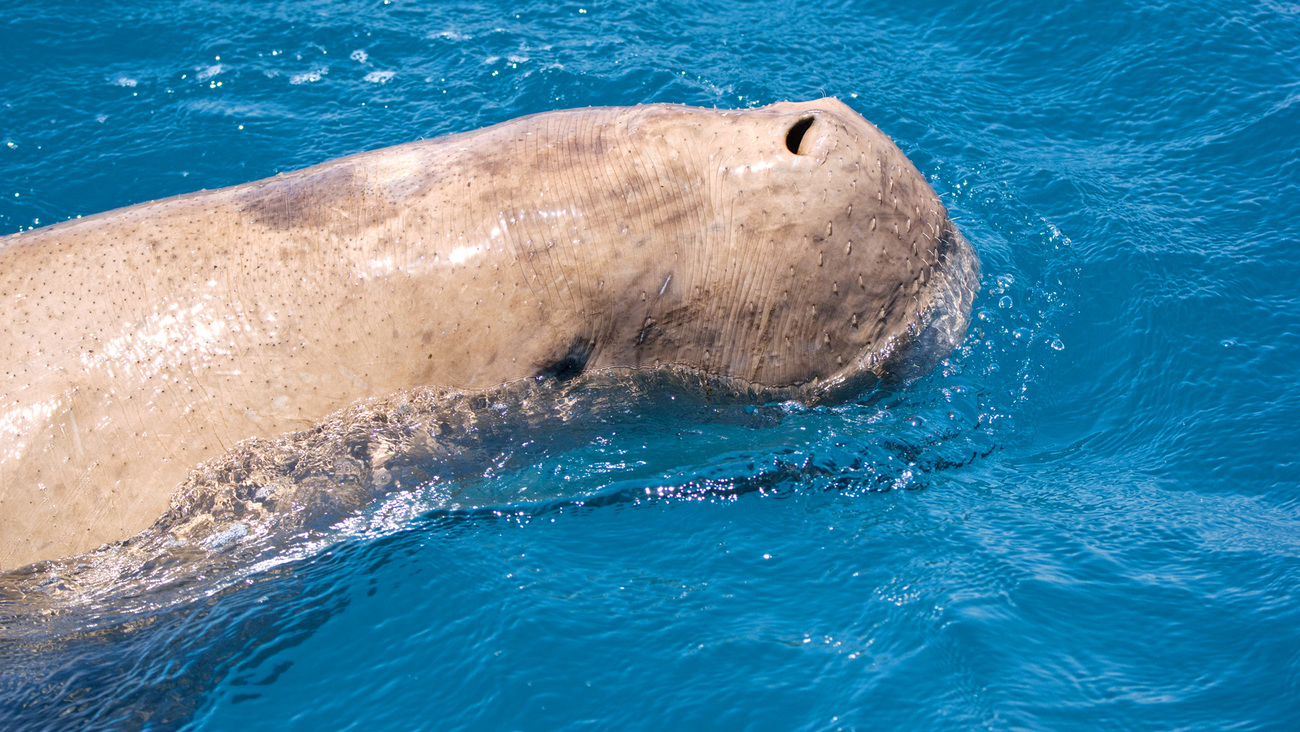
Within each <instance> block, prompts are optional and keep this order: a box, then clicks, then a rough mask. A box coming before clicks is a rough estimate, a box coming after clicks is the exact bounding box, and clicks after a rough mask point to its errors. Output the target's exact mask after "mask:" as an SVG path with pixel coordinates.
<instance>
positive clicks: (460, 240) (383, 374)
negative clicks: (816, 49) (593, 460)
mask: <svg viewBox="0 0 1300 732" xmlns="http://www.w3.org/2000/svg"><path fill="white" fill-rule="evenodd" d="M977 279H978V260H977V259H976V258H975V255H974V252H973V251H972V250H971V248H970V246H969V244H967V243H966V241H965V239H963V238H962V236H961V234H960V233H958V232H957V230H956V228H955V227H954V226H953V224H952V223H951V221H950V220H949V218H948V213H947V211H946V209H945V208H944V206H943V205H942V204H941V202H940V201H939V198H938V196H937V195H936V194H935V193H934V191H933V190H932V189H931V188H930V186H929V185H928V184H927V183H926V181H925V179H924V177H923V176H922V175H921V174H920V173H919V172H918V171H917V170H916V168H915V167H914V166H913V165H912V164H911V163H910V162H909V161H908V160H907V158H906V157H905V156H904V155H903V153H902V152H901V151H900V150H899V149H898V148H897V147H896V146H895V145H894V144H893V143H892V142H891V141H890V140H889V138H888V137H886V136H885V135H884V134H883V133H882V132H880V131H879V130H878V129H877V128H875V127H874V126H872V125H871V124H870V123H869V122H867V121H866V120H864V119H862V117H861V116H859V115H858V114H857V113H856V112H854V111H852V110H851V109H849V108H848V107H847V106H845V105H844V104H842V103H840V102H838V101H837V100H834V99H822V100H817V101H813V102H806V103H781V104H774V105H771V106H768V107H762V108H757V109H746V110H712V109H696V108H691V107H683V106H676V105H661V104H656V105H645V106H638V107H630V108H589V109H579V110H568V111H558V112H548V113H544V114H538V115H533V116H530V117H524V118H521V119H517V120H513V121H510V122H505V123H502V124H499V125H496V126H493V127H489V128H485V129H482V130H478V131H474V132H467V133H462V134H457V135H450V136H447V137H442V138H438V139H435V140H428V141H422V142H416V143H410V144H406V145H400V146H397V147H392V148H386V149H382V150H375V151H371V152H366V153H361V154H358V155H352V156H349V157H345V158H341V159H338V160H334V161H330V162H326V163H323V164H321V165H317V166H315V167H311V168H307V169H305V170H300V171H297V172H294V173H289V174H282V175H278V176H276V177H274V178H269V179H266V180H261V181H255V182H252V183H247V184H243V185H238V186H233V187H230V188H223V189H220V190H214V191H200V192H197V193H192V194H187V195H182V196H177V197H174V198H169V199H165V200H161V201H154V202H150V203H143V204H139V205H136V206H131V207H128V208H123V209H118V210H115V211H110V212H107V213H103V214H99V215H95V216H90V217H87V218H83V219H77V220H73V221H67V222H64V223H61V224H57V225H54V226H49V227H46V228H43V229H37V230H34V231H29V232H23V233H19V234H14V235H12V236H8V237H4V238H0V570H3V569H12V568H14V567H18V566H22V565H25V564H28V563H31V562H35V561H39V560H44V559H51V558H57V557H63V556H70V555H74V554H80V553H84V552H86V551H89V550H91V549H93V548H95V547H97V546H99V545H101V544H103V543H105V542H113V541H119V540H122V539H125V538H128V537H130V536H132V535H134V534H136V533H137V532H139V531H141V530H142V529H144V528H146V527H147V526H148V525H149V524H150V523H151V522H152V521H153V520H154V519H156V518H157V517H158V516H160V515H161V514H162V513H163V512H164V511H166V510H167V508H168V505H169V499H170V498H171V497H172V495H173V492H174V490H175V489H176V487H177V485H179V484H180V483H181V482H182V481H183V480H184V479H185V477H186V475H187V474H188V472H189V471H190V470H191V469H193V468H194V467H195V466H198V465H199V464H200V463H202V462H203V461H205V460H209V459H212V458H214V457H216V456H219V455H221V454H223V453H224V452H226V451H227V450H229V449H230V448H231V447H232V446H233V445H235V444H236V443H237V442H239V441H241V440H244V439H246V438H249V437H274V436H277V435H281V434H284V433H286V432H290V431H295V430H304V429H308V428H311V427H312V426H313V425H314V424H316V423H318V422H319V421H320V420H321V419H323V418H324V417H325V416H327V415H329V414H330V413H332V412H334V411H336V410H339V409H342V408H344V407H346V406H348V405H349V404H352V403H354V402H356V401H358V400H360V399H365V398H368V397H376V396H384V395H387V394H391V393H394V392H397V391H400V390H403V389H411V388H414V387H419V386H445V387H451V388H456V389H465V390H474V389H484V388H489V387H493V386H497V385H500V384H503V383H507V382H511V381H515V380H520V379H527V378H532V377H541V378H555V379H561V380H563V379H568V378H571V377H573V376H576V375H577V374H580V373H583V372H584V371H590V370H594V369H612V368H633V369H636V368H654V367H659V366H670V365H672V366H677V367H682V368H687V369H693V370H698V371H702V372H705V373H708V374H712V375H716V376H721V377H727V378H731V379H734V380H736V381H737V382H738V383H743V384H746V385H748V386H750V387H752V388H758V389H767V390H771V391H772V393H773V394H775V395H780V396H781V397H782V398H798V399H802V400H804V401H816V400H818V399H821V398H826V397H827V396H829V395H832V394H834V393H835V392H836V390H837V389H839V390H842V389H846V388H849V387H851V386H852V385H855V384H860V383H864V380H868V381H869V380H871V379H879V378H886V377H888V376H889V375H890V374H892V373H895V372H897V371H899V370H901V369H904V368H905V367H906V366H907V365H908V364H917V363H925V362H927V360H928V361H930V362H932V361H933V360H934V359H935V358H936V357H937V358H942V357H943V356H944V355H946V354H947V353H948V352H949V351H950V350H951V348H952V347H953V346H954V345H955V344H956V343H957V342H959V341H960V339H961V337H962V334H963V333H964V331H965V327H966V319H967V317H968V314H969V309H970V303H971V298H972V297H973V294H974V291H975V289H976V288H977ZM922 351H924V353H922Z"/></svg>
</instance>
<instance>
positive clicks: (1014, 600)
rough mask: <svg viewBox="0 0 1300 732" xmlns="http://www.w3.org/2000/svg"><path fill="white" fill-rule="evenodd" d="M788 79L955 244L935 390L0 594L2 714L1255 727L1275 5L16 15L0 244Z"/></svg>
mask: <svg viewBox="0 0 1300 732" xmlns="http://www.w3.org/2000/svg"><path fill="white" fill-rule="evenodd" d="M823 95H834V96H837V97H839V98H841V99H843V100H844V101H846V102H847V103H849V104H850V105H851V106H853V107H854V108H855V109H857V110H858V111H860V112H861V113H862V114H863V115H864V116H866V117H867V118H868V119H870V120H872V121H873V122H875V123H876V124H877V125H879V126H880V127H881V128H882V129H884V130H885V131H886V132H887V133H888V134H890V135H891V136H892V137H893V138H894V139H895V140H896V141H897V142H898V144H899V145H900V146H901V147H902V148H903V150H904V151H905V152H907V153H908V155H909V156H911V158H912V159H913V160H914V161H915V162H916V163H917V165H918V167H920V168H921V170H922V171H923V172H924V173H925V174H926V175H927V176H928V177H929V178H930V179H931V181H932V182H933V185H934V187H935V188H936V190H938V191H939V192H940V193H941V194H942V195H943V197H944V199H945V201H946V202H947V204H948V206H949V208H950V209H951V210H952V212H953V214H954V217H955V219H956V220H957V222H958V224H959V226H960V227H961V228H962V230H963V231H964V232H965V234H966V235H967V237H968V238H969V239H970V240H971V241H972V242H973V243H974V245H975V247H976V248H977V250H978V251H979V253H980V256H981V258H982V259H983V263H984V289H983V290H982V292H981V293H980V296H979V298H978V300H977V301H976V304H975V307H976V318H975V319H974V320H973V323H972V328H971V331H970V334H969V337H968V339H967V341H966V343H965V344H964V345H963V346H962V347H961V348H960V349H959V350H958V352H957V353H955V354H954V355H953V357H952V358H951V359H949V360H948V361H947V362H946V363H944V364H943V365H941V367H940V368H939V369H938V370H936V371H935V372H934V373H933V374H931V375H929V376H927V377H925V378H922V379H920V380H919V381H917V382H915V383H912V384H910V385H908V386H907V387H906V388H904V389H901V390H899V391H897V392H894V393H890V394H884V395H875V396H871V395H868V396H867V397H866V398H864V400H863V401H862V402H861V403H857V404H850V405H846V406H842V407H836V408H820V409H813V410H804V409H797V408H794V407H786V408H780V409H778V408H772V409H769V410H766V411H762V410H760V412H758V413H751V412H746V413H743V414H742V413H737V412H735V411H734V410H732V411H728V408H726V407H717V408H716V409H715V408H714V407H712V406H708V405H702V406H696V407H681V406H664V404H663V403H661V402H654V401H653V400H652V401H651V402H647V403H644V404H641V405H640V407H639V409H638V411H637V412H636V413H635V414H634V415H633V416H632V417H627V418H624V419H623V420H622V421H621V422H619V423H618V424H617V425H616V426H610V427H607V428H606V429H603V430H602V429H599V428H597V427H593V423H587V424H585V425H579V426H578V427H565V426H563V425H555V426H551V427H547V428H546V429H547V430H548V432H547V435H548V436H549V439H550V443H548V444H550V445H551V446H550V447H548V448H546V449H542V450H539V451H537V452H536V453H534V454H531V455H529V457H528V459H527V460H526V461H522V462H521V461H516V462H514V463H510V464H506V463H501V465H502V466H503V467H500V468H499V469H495V470H494V469H493V467H492V465H489V466H488V469H487V470H486V474H485V475H484V476H482V478H481V481H480V482H479V483H478V486H479V490H480V492H481V493H482V494H484V495H489V494H492V492H493V491H496V492H497V494H499V495H500V496H501V498H500V499H499V501H498V505H496V506H495V507H493V508H490V510H481V511H470V512H464V511H459V512H458V511H445V510H444V511H432V512H427V511H423V509H422V508H421V507H420V506H419V505H417V506H416V507H415V509H414V510H407V509H408V508H409V507H405V508H404V507H403V506H401V505H395V503H394V501H396V499H391V500H390V502H389V503H387V504H385V503H384V502H383V501H382V500H381V501H380V504H381V505H377V506H374V507H372V508H370V509H369V512H368V513H366V514H365V515H364V516H362V517H360V519H359V524H364V527H363V528H361V529H358V528H356V526H353V528H352V529H349V530H341V532H340V533H339V535H338V537H337V539H336V540H335V541H333V542H326V543H322V544H320V545H319V546H314V547H312V548H309V549H308V550H305V551H302V552H300V553H298V554H295V555H292V556H285V557H283V558H281V559H282V561H278V562H269V563H267V564H265V565H261V566H259V567H258V568H254V569H253V570H251V571H248V572H245V573H244V574H230V573H226V574H225V575H223V579H221V581H217V580H213V579H211V578H207V577H204V578H197V579H194V580H193V581H192V584H190V585H189V586H188V589H187V590H186V592H187V593H188V594H186V592H179V591H177V592H171V594H158V595H155V594H150V592H149V591H148V590H147V589H141V588H140V587H134V588H132V589H131V590H130V591H129V592H127V591H122V592H121V593H120V596H114V594H113V593H112V592H111V591H110V592H107V593H104V592H100V593H99V594H98V595H95V597H94V599H93V601H91V600H84V601H66V602H64V604H57V603H56V604H54V605H41V606H40V607H42V608H45V611H43V612H44V614H42V611H37V610H32V609H31V608H30V607H29V606H30V604H31V598H27V600H26V602H28V605H24V602H25V600H24V599H23V598H20V597H17V596H16V595H14V594H12V593H10V594H8V595H3V596H0V615H2V616H3V617H4V618H7V620H6V621H5V623H6V624H5V626H4V627H3V628H0V727H3V728H5V729H27V728H30V729H73V728H138V727H143V728H150V729H170V728H176V727H183V728H188V729H271V728H274V729H366V730H372V729H394V730H399V729H400V730H407V729H491V730H497V729H538V730H550V729H650V730H660V729H756V730H823V729H826V730H830V729H966V728H990V729H1052V730H1068V729H1079V730H1083V729H1088V730H1092V729H1141V730H1162V729H1168V730H1223V729H1238V730H1253V729H1288V728H1293V726H1294V725H1295V723H1296V720H1297V719H1300V448H1298V447H1297V446H1298V445H1300V155H1298V154H1297V151H1300V6H1297V5H1296V4H1294V3H1285V2H1260V3H1250V4H1243V3H1228V2H1217V3H1210V2H1203V3H1188V4H1184V5H1177V4H1168V3H1156V2H1149V1H1148V2H1142V1H1135V2H1129V3H1110V2H1086V3H1080V2H1050V1H1047V2H1044V1H1043V0H1035V1H1034V2H1000V3H987V2H978V3H975V2H955V3H942V4H940V3H930V4H925V3H904V4H899V3H854V4H848V3H834V2H821V3H793V2H755V3H744V4H730V3H701V2H689V3H686V2H662V3H641V4H636V5H631V4H617V3H608V2H585V1H584V2H579V3H561V4H558V5H553V4H550V3H492V2H481V3H463V4H434V3H416V2H406V1H404V0H397V1H394V2H386V1H374V2H345V1H343V0H317V1H315V2H297V3H278V2H260V1H259V2H252V1H242V0H238V1H237V0H225V1H223V2H205V1H202V0H187V1H186V2H184V3H147V2H125V1H121V2H95V3H89V2H87V3H72V2H64V3H57V2H56V3H40V4H37V3H23V4H19V3H10V4H9V6H8V7H6V8H5V11H4V13H3V14H0V233H9V232H13V231H18V230H24V229H27V228H29V227H33V226H40V225H46V224H50V223H54V222H57V221H61V220H64V219H67V218H70V217H74V216H78V215H84V214H90V213H95V212H98V211H102V210H106V209H109V208H113V207H116V206H122V205H127V204H131V203H136V202H140V201H145V200H149V199H153V198H157V197H161V196H167V195H172V194H177V193H183V192H187V191H191V190H196V189H199V188H212V187H217V186H222V185H227V184H232V183H238V182H243V181H247V180H253V179H256V178H261V177H265V176H268V175H272V174H274V173H276V172H278V171H283V170H291V169H294V168H298V167H302V166H305V165H309V164H312V163H316V162H319V161H322V160H325V159H327V158H330V157H334V156H337V155H342V154H346V153H351V152H355V151H359V150H364V149H370V148H375V147H381V146H384V145H389V144H395V143H399V142H405V141H408V140H412V139H416V138H420V137H431V136H436V135H441V134H445V133H450V132H457V131H462V130H468V129H472V128H476V127H480V126H483V125H487V124H491V123H495V122H499V121H502V120H506V119H509V118H512V117H516V116H519V115H522V114H527V113H532V112H538V111H543V110H548V109H556V108H563V107H573V106H583V105H606V104H618V105H622V104H635V103H642V102H657V101H669V102H682V103H688V104H697V105H706V106H714V105H716V106H720V107H733V106H739V107H744V106H750V105H761V104H766V103H770V102H773V101H778V100H783V99H809V98H814V97H819V96H823ZM684 401H689V399H688V398H685V397H684ZM672 404H673V405H676V404H678V403H677V402H672ZM746 414H748V415H749V416H748V417H746V416H745V415H746ZM569 429H572V430H573V432H572V433H571V434H570V433H569V432H566V430H569ZM502 454H505V453H502ZM529 491H532V492H533V493H535V494H540V495H543V496H545V497H546V499H545V500H541V501H529V500H522V499H520V496H521V495H523V494H525V493H528V492H529ZM530 495H531V494H530ZM492 502H493V501H491V500H489V499H484V501H482V503H484V504H485V505H486V504H490V503H492ZM393 517H397V518H393ZM232 578H233V579H232ZM70 592H71V593H72V594H73V595H75V594H76V590H75V588H74V589H73V590H71V591H70ZM51 608H53V609H51Z"/></svg>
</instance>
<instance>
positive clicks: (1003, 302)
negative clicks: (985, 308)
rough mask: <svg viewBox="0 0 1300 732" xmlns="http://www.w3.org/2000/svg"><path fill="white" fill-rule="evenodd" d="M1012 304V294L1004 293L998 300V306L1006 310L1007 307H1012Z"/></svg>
mask: <svg viewBox="0 0 1300 732" xmlns="http://www.w3.org/2000/svg"><path fill="white" fill-rule="evenodd" d="M1011 304H1012V303H1011V296H1010V295H1003V296H1002V299H1000V300H998V307H1000V308H1002V309H1003V310H1006V309H1007V308H1009V307H1011Z"/></svg>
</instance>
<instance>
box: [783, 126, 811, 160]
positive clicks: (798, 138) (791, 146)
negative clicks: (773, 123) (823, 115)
mask: <svg viewBox="0 0 1300 732" xmlns="http://www.w3.org/2000/svg"><path fill="white" fill-rule="evenodd" d="M815 121H817V118H816V117H804V118H803V119H801V120H799V121H798V122H795V123H794V125H793V126H791V127H790V131H789V132H787V133H786V134H785V146H786V148H787V149H788V150H789V151H790V152H792V153H794V154H795V155H803V153H801V152H799V146H800V145H802V144H803V136H804V134H805V133H807V132H808V128H809V127H812V123H813V122H815Z"/></svg>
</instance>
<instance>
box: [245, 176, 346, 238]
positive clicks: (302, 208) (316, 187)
mask: <svg viewBox="0 0 1300 732" xmlns="http://www.w3.org/2000/svg"><path fill="white" fill-rule="evenodd" d="M354 178H355V176H354V173H353V170H352V168H351V167H348V166H343V165H340V166H334V167H330V168H326V169H324V170H318V171H310V172H304V173H294V174H290V175H287V176H284V177H282V178H277V179H273V180H271V181H270V182H269V183H267V184H266V185H265V186H262V187H261V188H258V189H256V190H253V191H249V192H248V193H245V194H244V205H243V208H242V211H243V212H244V213H245V214H246V215H247V216H248V217H249V218H250V219H252V220H253V221H255V222H257V223H259V224H262V225H263V226H266V227H268V228H271V229H276V230H279V231H286V230H289V229H296V228H299V227H303V226H311V225H314V224H318V223H320V222H321V221H322V220H324V219H325V218H326V217H327V216H328V215H329V212H330V211H331V210H332V209H335V208H341V209H343V210H345V211H350V210H352V209H353V208H354V206H353V198H354V196H355V194H356V193H357V191H356V188H355V186H354Z"/></svg>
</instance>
